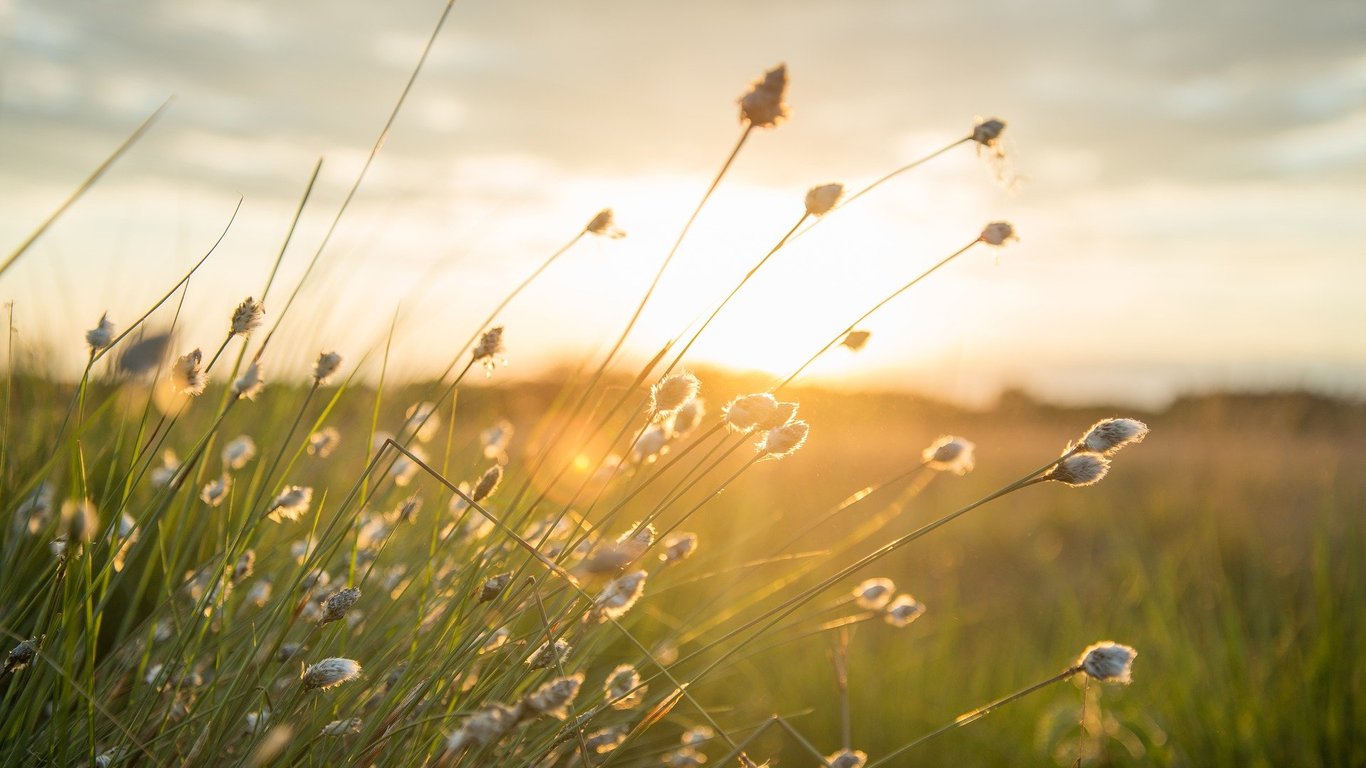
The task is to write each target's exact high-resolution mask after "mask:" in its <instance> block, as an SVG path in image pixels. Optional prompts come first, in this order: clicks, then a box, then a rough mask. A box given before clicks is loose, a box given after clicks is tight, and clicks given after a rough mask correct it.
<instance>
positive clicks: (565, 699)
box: [523, 672, 583, 720]
mask: <svg viewBox="0 0 1366 768" xmlns="http://www.w3.org/2000/svg"><path fill="white" fill-rule="evenodd" d="M582 686H583V673H581V672H580V673H578V674H574V675H569V676H567V677H557V678H555V679H554V680H551V681H549V682H547V683H545V684H544V685H542V686H541V687H539V688H537V689H536V690H534V691H532V692H531V693H529V694H527V697H526V698H525V699H524V700H523V703H524V704H525V705H526V708H527V709H528V710H530V711H532V712H535V713H537V714H542V715H549V716H550V717H553V718H555V719H556V720H563V719H565V718H566V717H568V716H569V705H570V704H573V703H574V699H575V698H576V697H578V695H579V688H580V687H582Z"/></svg>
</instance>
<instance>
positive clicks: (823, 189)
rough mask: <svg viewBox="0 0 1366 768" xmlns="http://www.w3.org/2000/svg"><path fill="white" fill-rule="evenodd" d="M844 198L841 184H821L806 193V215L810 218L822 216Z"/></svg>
mask: <svg viewBox="0 0 1366 768" xmlns="http://www.w3.org/2000/svg"><path fill="white" fill-rule="evenodd" d="M842 197H844V185H843V184H821V185H819V186H815V187H812V188H811V189H809V190H807V192H806V200H805V203H806V213H807V214H808V215H810V216H824V215H825V214H827V213H829V212H831V211H833V210H834V209H835V206H836V205H839V202H840V198H842Z"/></svg>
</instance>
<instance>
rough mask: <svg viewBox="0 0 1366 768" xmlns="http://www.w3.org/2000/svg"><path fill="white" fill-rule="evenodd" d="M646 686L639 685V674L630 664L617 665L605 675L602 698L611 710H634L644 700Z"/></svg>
mask: <svg viewBox="0 0 1366 768" xmlns="http://www.w3.org/2000/svg"><path fill="white" fill-rule="evenodd" d="M647 690H648V686H644V685H641V684H640V673H639V672H637V671H636V668H635V667H633V666H631V665H630V664H619V665H617V666H616V668H615V669H613V670H612V671H611V672H609V673H607V679H606V680H605V681H603V684H602V695H603V698H604V699H606V700H607V701H608V702H610V703H611V705H612V709H634V708H635V707H637V706H639V705H640V702H642V701H644V700H645V692H646V691H647Z"/></svg>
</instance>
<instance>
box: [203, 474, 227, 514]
mask: <svg viewBox="0 0 1366 768" xmlns="http://www.w3.org/2000/svg"><path fill="white" fill-rule="evenodd" d="M230 490H232V475H229V474H228V473H226V472H224V473H223V474H222V475H220V476H219V477H218V478H217V479H215V480H210V481H209V482H207V483H205V484H204V487H203V488H202V489H201V490H200V491H199V500H200V501H202V502H204V503H205V504H208V505H209V506H210V507H217V506H219V505H220V504H222V503H223V500H224V499H226V498H228V491H230Z"/></svg>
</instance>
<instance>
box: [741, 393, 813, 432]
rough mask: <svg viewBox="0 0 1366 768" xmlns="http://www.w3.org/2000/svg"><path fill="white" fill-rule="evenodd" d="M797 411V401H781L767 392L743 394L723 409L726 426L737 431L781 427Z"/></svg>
mask: <svg viewBox="0 0 1366 768" xmlns="http://www.w3.org/2000/svg"><path fill="white" fill-rule="evenodd" d="M796 413H797V404H796V403H780V402H778V401H777V399H776V398H774V397H773V395H770V394H768V393H767V392H762V393H759V394H754V395H741V396H740V397H737V398H735V399H734V400H732V401H730V402H729V403H727V404H726V407H725V408H724V409H723V417H724V418H725V421H726V426H728V427H730V428H731V429H733V430H735V431H737V432H749V431H750V430H754V429H765V430H766V429H773V428H775V427H780V426H782V425H784V424H786V423H788V422H789V421H791V420H792V418H793V416H795V415H796Z"/></svg>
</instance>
